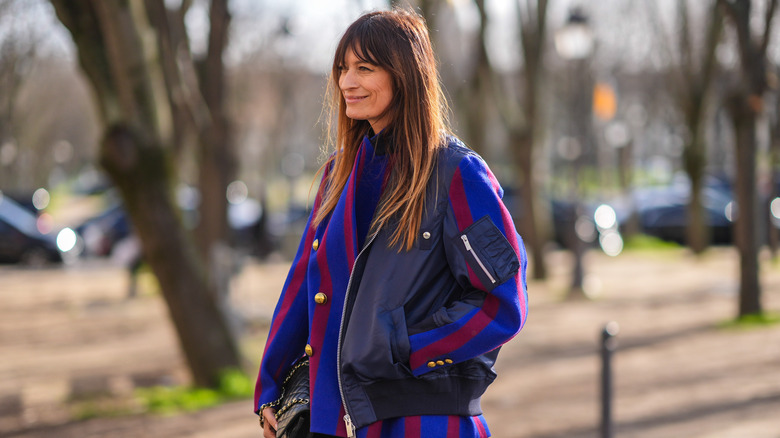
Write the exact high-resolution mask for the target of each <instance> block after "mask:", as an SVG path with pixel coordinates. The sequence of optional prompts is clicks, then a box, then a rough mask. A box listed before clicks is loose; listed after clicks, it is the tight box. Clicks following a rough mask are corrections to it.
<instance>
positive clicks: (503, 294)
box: [255, 137, 528, 436]
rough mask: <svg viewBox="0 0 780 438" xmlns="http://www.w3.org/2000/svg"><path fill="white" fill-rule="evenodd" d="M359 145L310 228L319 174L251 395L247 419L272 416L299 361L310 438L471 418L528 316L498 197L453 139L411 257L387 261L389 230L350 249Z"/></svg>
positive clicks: (514, 244) (514, 243) (519, 248)
mask: <svg viewBox="0 0 780 438" xmlns="http://www.w3.org/2000/svg"><path fill="white" fill-rule="evenodd" d="M367 142H368V139H367V138H366V139H364V144H363V145H362V146H361V150H360V151H359V152H358V158H357V159H356V160H355V165H354V168H353V171H352V175H351V176H350V179H349V180H348V182H347V185H346V186H345V188H344V190H343V192H342V194H341V197H340V199H339V202H338V204H337V206H336V207H335V209H334V211H333V212H332V213H331V214H330V215H329V217H328V218H327V219H326V220H325V221H323V222H322V223H321V224H320V225H319V226H317V227H316V228H314V227H312V226H311V221H312V218H313V217H314V215H316V212H317V209H318V208H319V206H320V202H321V198H322V191H323V190H324V184H325V183H324V181H326V177H327V169H326V175H325V176H324V177H323V183H321V185H320V188H319V190H318V194H317V197H316V199H315V202H314V207H313V209H312V212H311V215H310V218H309V223H308V224H307V227H306V231H305V232H304V235H303V238H302V240H301V245H300V247H299V249H298V253H297V254H296V256H295V259H294V260H293V263H292V266H291V269H290V273H289V275H288V278H287V281H286V283H285V286H284V288H283V290H282V295H281V297H280V299H279V303H278V304H277V307H276V310H275V312H274V316H273V320H272V323H271V327H270V332H269V337H268V340H267V342H266V347H265V352H264V353H263V359H262V364H261V367H260V372H259V375H258V379H257V385H256V391H255V410H256V412H259V411H260V410H261V409H262V407H264V406H267V405H273V403H274V401H275V400H277V399H278V398H279V396H280V387H281V382H282V380H283V379H284V376H285V375H286V373H287V371H288V370H289V369H290V368H291V367H292V365H293V364H294V363H295V361H296V360H298V359H299V358H300V357H301V355H302V354H303V353H304V351H305V352H306V354H307V355H309V356H310V357H309V361H310V384H311V387H310V391H311V410H312V420H311V421H312V422H311V430H312V431H313V432H319V433H325V434H331V435H338V436H347V435H346V433H347V428H348V427H350V426H353V427H355V428H358V429H359V428H361V427H364V426H366V425H369V424H371V423H374V422H376V421H378V420H384V419H388V418H394V417H404V416H412V415H459V416H473V415H479V414H481V408H480V398H481V396H482V394H483V393H484V391H485V389H486V388H487V386H488V385H489V384H490V383H491V382H492V381H493V380H494V379H495V377H496V375H495V372H494V370H493V364H494V362H495V360H496V357H497V355H498V351H499V347H500V346H501V345H503V344H504V343H505V342H507V341H508V340H509V339H511V338H512V337H514V336H515V335H516V334H517V333H518V332H519V331H520V329H521V328H522V326H523V324H524V323H525V321H526V315H527V310H528V301H527V292H526V282H525V270H526V255H525V249H524V247H523V243H522V240H521V238H520V236H519V235H518V234H517V232H516V230H515V227H514V224H513V222H512V219H511V217H510V215H509V213H508V211H507V209H506V207H505V206H504V203H503V201H502V199H501V198H502V195H503V190H502V189H501V187H500V185H499V184H498V182H497V181H496V179H495V177H494V176H493V174H492V172H491V171H490V169H489V168H488V167H487V165H486V164H485V162H484V161H483V160H482V159H481V158H480V157H479V156H478V155H477V154H476V153H475V152H473V151H471V150H470V149H468V148H467V147H465V146H464V145H463V144H462V143H461V142H460V141H459V140H458V139H456V138H454V137H449V138H448V139H447V146H446V147H443V148H441V149H440V153H439V156H438V159H437V169H436V171H435V173H434V175H433V176H432V178H431V181H430V182H429V184H428V189H427V190H428V191H427V193H426V211H425V213H424V215H423V219H422V223H421V227H420V232H419V236H418V237H417V240H416V242H415V244H414V247H413V248H412V249H411V250H409V251H406V250H400V251H399V249H398V247H390V246H389V244H388V242H389V239H390V236H391V235H392V231H393V229H392V227H390V226H386V227H384V228H383V229H380V230H379V231H378V232H377V233H375V234H373V235H371V236H369V237H368V238H367V239H366V242H365V244H364V245H363V247H362V248H359V247H358V244H357V242H358V239H357V237H356V230H355V229H356V226H355V190H356V186H357V178H358V175H359V172H360V166H361V157H362V154H363V152H364V151H363V149H365V147H366V143H367ZM350 423H351V424H350Z"/></svg>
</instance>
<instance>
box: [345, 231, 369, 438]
mask: <svg viewBox="0 0 780 438" xmlns="http://www.w3.org/2000/svg"><path fill="white" fill-rule="evenodd" d="M377 234H378V233H374V234H372V235H371V237H370V238H369V240H368V242H367V243H366V244H365V245H363V249H361V250H360V252H359V253H358V255H357V257H355V263H354V264H353V265H352V272H350V273H349V280H348V281H347V292H346V294H345V295H344V308H343V309H342V310H341V324H339V343H338V349H337V350H336V376H338V380H339V393H340V394H341V404H342V405H344V424H345V425H346V426H347V437H348V438H353V437H354V436H355V424H354V423H352V417H351V416H350V415H349V407H348V406H347V398H346V397H345V396H344V386H343V384H342V382H341V340H342V337H343V334H344V321H345V318H344V317H345V316H346V314H347V303H349V292H350V290H351V289H352V277H353V275H354V274H355V266H357V262H358V260H360V256H362V255H363V253H364V252H366V248H368V247H369V246H371V243H372V242H373V241H374V239H375V238H376V235H377Z"/></svg>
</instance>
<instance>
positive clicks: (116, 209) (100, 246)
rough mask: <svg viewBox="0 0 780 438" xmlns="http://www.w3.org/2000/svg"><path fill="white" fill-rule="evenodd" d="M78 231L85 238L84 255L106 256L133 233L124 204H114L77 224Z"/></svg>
mask: <svg viewBox="0 0 780 438" xmlns="http://www.w3.org/2000/svg"><path fill="white" fill-rule="evenodd" d="M76 232H77V233H78V234H79V235H80V236H81V237H82V238H83V239H84V251H83V255H84V256H88V257H106V256H108V255H110V254H111V251H112V250H113V248H114V246H115V245H116V244H117V243H118V242H120V241H122V240H123V239H125V238H127V237H128V236H129V235H130V234H131V230H130V221H129V220H128V218H127V214H126V213H125V210H124V209H123V208H122V205H121V204H114V205H112V206H110V207H108V208H107V209H105V210H104V211H103V212H101V213H100V214H98V215H97V216H94V217H91V218H89V219H87V220H86V221H84V222H83V223H82V224H81V225H79V226H77V227H76Z"/></svg>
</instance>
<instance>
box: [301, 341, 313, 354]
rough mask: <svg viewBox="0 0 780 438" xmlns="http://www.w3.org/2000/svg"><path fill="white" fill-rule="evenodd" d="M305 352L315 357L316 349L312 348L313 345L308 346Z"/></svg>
mask: <svg viewBox="0 0 780 438" xmlns="http://www.w3.org/2000/svg"><path fill="white" fill-rule="evenodd" d="M303 351H305V352H306V355H307V356H309V357H311V356H314V349H313V348H311V345H309V344H306V348H304V349H303Z"/></svg>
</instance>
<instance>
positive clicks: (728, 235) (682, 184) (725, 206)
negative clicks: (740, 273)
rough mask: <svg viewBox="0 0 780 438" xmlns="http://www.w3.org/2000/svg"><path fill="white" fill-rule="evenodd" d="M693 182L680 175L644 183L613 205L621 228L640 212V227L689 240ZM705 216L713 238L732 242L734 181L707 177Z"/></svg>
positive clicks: (658, 234)
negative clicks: (657, 183)
mask: <svg viewBox="0 0 780 438" xmlns="http://www.w3.org/2000/svg"><path fill="white" fill-rule="evenodd" d="M690 192H691V189H690V184H689V183H688V182H687V179H683V178H680V179H678V180H676V181H674V182H673V183H672V184H669V185H665V186H653V187H640V188H637V189H635V190H634V191H633V192H632V194H631V197H630V198H621V199H617V200H614V201H613V202H612V205H613V206H614V207H615V210H616V211H617V215H618V222H619V223H620V225H621V228H624V227H626V226H627V224H628V221H629V220H630V217H631V215H632V214H635V215H636V216H637V218H636V219H637V221H638V225H639V231H641V232H642V233H644V234H647V235H649V236H653V237H657V238H659V239H662V240H666V241H670V242H676V243H679V244H685V243H686V240H687V238H686V233H687V231H686V228H687V224H688V203H689V201H690V196H691V195H690ZM701 199H702V208H703V209H704V220H705V223H706V224H707V226H709V228H710V242H711V243H713V244H729V243H731V242H732V224H733V219H734V217H733V214H734V205H735V204H734V202H733V199H732V194H731V187H730V185H729V184H728V183H727V182H725V181H724V180H722V179H718V178H713V177H708V178H705V181H704V187H703V189H702V193H701Z"/></svg>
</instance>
